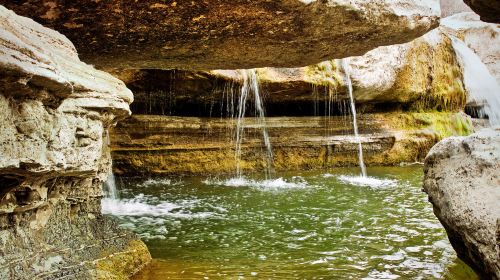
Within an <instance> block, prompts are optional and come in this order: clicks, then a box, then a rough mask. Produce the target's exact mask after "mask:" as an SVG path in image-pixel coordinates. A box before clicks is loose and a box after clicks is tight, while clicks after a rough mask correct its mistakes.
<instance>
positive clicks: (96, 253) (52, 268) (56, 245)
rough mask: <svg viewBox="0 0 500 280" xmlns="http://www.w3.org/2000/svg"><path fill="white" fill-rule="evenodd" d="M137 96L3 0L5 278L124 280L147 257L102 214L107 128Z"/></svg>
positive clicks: (1, 273)
mask: <svg viewBox="0 0 500 280" xmlns="http://www.w3.org/2000/svg"><path fill="white" fill-rule="evenodd" d="M131 101H132V94H131V92H130V91H129V90H128V89H127V88H126V86H125V85H124V84H123V83H122V82H121V81H119V80H117V79H116V78H113V77H112V76H111V75H109V74H107V73H104V72H101V71H98V70H95V69H94V68H93V67H91V66H89V65H86V64H84V63H82V62H80V60H79V59H78V55H77V53H76V51H75V48H74V46H73V44H71V42H70V41H69V40H68V39H66V38H65V37H64V36H63V35H61V34H59V33H58V32H56V31H53V30H50V29H47V28H44V27H42V26H41V25H39V24H37V23H35V22H34V21H32V20H30V19H27V18H24V17H19V16H17V15H16V14H14V13H13V12H12V11H9V10H7V9H5V8H4V7H2V6H0V126H1V129H0V143H1V145H0V236H1V238H0V248H1V249H0V254H1V255H2V258H0V278H2V279H29V278H43V279H54V278H57V277H62V276H71V277H77V278H78V279H92V278H95V279H97V278H102V279H113V278H106V276H105V275H109V276H112V277H122V278H123V277H127V276H128V275H130V274H131V273H133V272H134V270H135V269H138V268H140V267H141V266H142V265H144V263H145V262H147V261H148V259H149V253H148V252H147V248H146V247H145V245H144V244H143V243H142V242H140V241H138V239H137V238H136V237H134V236H133V235H130V234H128V233H127V232H123V231H121V230H119V229H117V228H116V225H115V224H114V223H113V222H112V221H111V220H109V219H108V218H105V217H103V216H102V215H101V213H100V198H101V196H102V190H101V188H102V182H103V181H104V180H105V179H106V177H107V174H108V172H109V170H110V167H111V158H110V154H109V149H108V148H107V143H106V139H107V137H106V135H107V130H108V128H109V127H110V126H111V125H113V124H114V123H115V122H116V121H117V120H119V119H122V118H124V117H126V116H128V115H129V114H130V110H129V103H130V102H131ZM104 248H106V249H104ZM131 254H137V257H134V258H128V257H127V256H130V255H131ZM109 262H117V263H120V262H122V265H121V266H120V265H118V266H115V268H113V269H114V270H112V269H110V268H109V267H108V266H106V263H109ZM116 279H120V278H116Z"/></svg>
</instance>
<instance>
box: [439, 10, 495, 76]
mask: <svg viewBox="0 0 500 280" xmlns="http://www.w3.org/2000/svg"><path fill="white" fill-rule="evenodd" d="M441 26H442V28H443V29H445V30H446V32H447V33H449V34H452V35H454V36H456V37H458V38H459V39H461V40H462V41H463V42H464V43H465V44H466V45H467V46H468V47H469V48H470V49H472V50H473V51H474V52H475V53H476V54H477V55H478V56H479V57H480V58H481V61H483V63H484V64H485V65H486V66H487V67H488V69H489V70H490V73H491V74H492V75H493V76H494V77H495V78H496V79H497V81H498V83H499V84H500V27H499V25H498V24H494V23H486V22H483V21H480V20H479V16H478V15H476V14H475V13H460V14H456V15H453V16H451V17H448V18H445V19H442V20H441Z"/></svg>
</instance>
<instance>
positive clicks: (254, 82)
mask: <svg viewBox="0 0 500 280" xmlns="http://www.w3.org/2000/svg"><path fill="white" fill-rule="evenodd" d="M241 74H242V76H243V84H242V86H241V90H240V96H239V99H238V108H237V109H238V112H237V116H236V117H237V120H236V141H235V142H236V145H235V160H236V175H237V176H238V177H242V171H241V146H242V143H243V137H244V132H245V127H244V122H245V115H246V105H247V101H248V97H249V95H251V94H253V97H254V103H255V110H256V119H257V123H258V127H259V128H261V130H262V136H263V140H264V146H265V148H266V178H268V177H270V176H271V173H272V163H273V151H272V147H271V141H270V140H269V134H268V132H267V128H266V119H265V113H264V105H263V101H262V97H261V95H260V86H259V81H258V77H257V71H256V70H255V69H249V70H242V72H241Z"/></svg>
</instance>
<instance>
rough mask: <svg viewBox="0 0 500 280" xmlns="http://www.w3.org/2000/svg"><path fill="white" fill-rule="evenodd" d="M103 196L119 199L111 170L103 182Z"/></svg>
mask: <svg viewBox="0 0 500 280" xmlns="http://www.w3.org/2000/svg"><path fill="white" fill-rule="evenodd" d="M104 197H105V198H109V199H119V198H120V195H119V193H118V188H116V180H115V175H114V174H113V172H111V174H109V176H108V179H107V180H106V182H104Z"/></svg>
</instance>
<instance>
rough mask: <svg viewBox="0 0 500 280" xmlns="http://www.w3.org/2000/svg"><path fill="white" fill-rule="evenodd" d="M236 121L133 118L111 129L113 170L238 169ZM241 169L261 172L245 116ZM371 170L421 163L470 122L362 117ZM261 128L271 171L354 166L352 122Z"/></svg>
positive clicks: (258, 141) (287, 120)
mask: <svg viewBox="0 0 500 280" xmlns="http://www.w3.org/2000/svg"><path fill="white" fill-rule="evenodd" d="M235 124H236V121H235V120H234V119H219V118H211V119H209V118H193V117H168V116H152V115H133V116H132V117H131V118H129V119H127V120H125V121H122V122H120V123H119V124H118V125H117V126H116V127H115V128H113V130H112V131H111V134H110V135H111V148H112V156H113V168H114V171H115V172H116V173H118V174H126V175H144V174H175V175H179V174H196V175H201V174H203V175H206V174H212V175H219V174H227V173H233V172H235V166H236V162H235V158H234V142H231V141H229V139H232V138H233V137H234V131H235ZM244 124H245V127H246V128H245V139H244V141H243V145H242V156H241V159H242V162H241V167H242V169H243V171H244V172H255V171H261V170H264V169H265V166H266V164H267V163H266V158H265V155H264V152H265V151H263V149H262V147H263V141H262V131H261V129H259V126H258V124H257V123H256V120H254V119H251V118H249V119H246V120H245V121H244ZM359 124H360V127H359V129H360V133H361V140H362V144H363V150H364V155H365V158H364V160H365V163H366V164H368V165H398V164H400V163H403V162H410V163H413V162H415V161H423V157H424V156H425V155H426V154H427V151H429V149H430V148H431V147H432V146H433V145H434V144H435V143H437V141H439V140H440V139H442V138H444V137H448V136H450V135H468V134H469V133H471V131H472V129H473V128H472V124H471V121H470V119H469V118H468V117H466V116H465V115H464V114H461V113H455V114H454V113H406V114H405V113H394V112H392V113H387V114H366V115H362V116H360V117H359ZM266 126H267V130H268V133H269V136H270V140H271V143H272V145H273V154H274V162H273V165H274V169H275V170H277V171H286V170H308V169H321V168H332V167H337V166H357V165H358V156H357V149H358V145H357V142H356V140H355V138H354V137H353V131H352V120H351V118H350V117H348V116H345V117H342V116H338V117H333V116H332V117H275V118H267V119H266Z"/></svg>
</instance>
